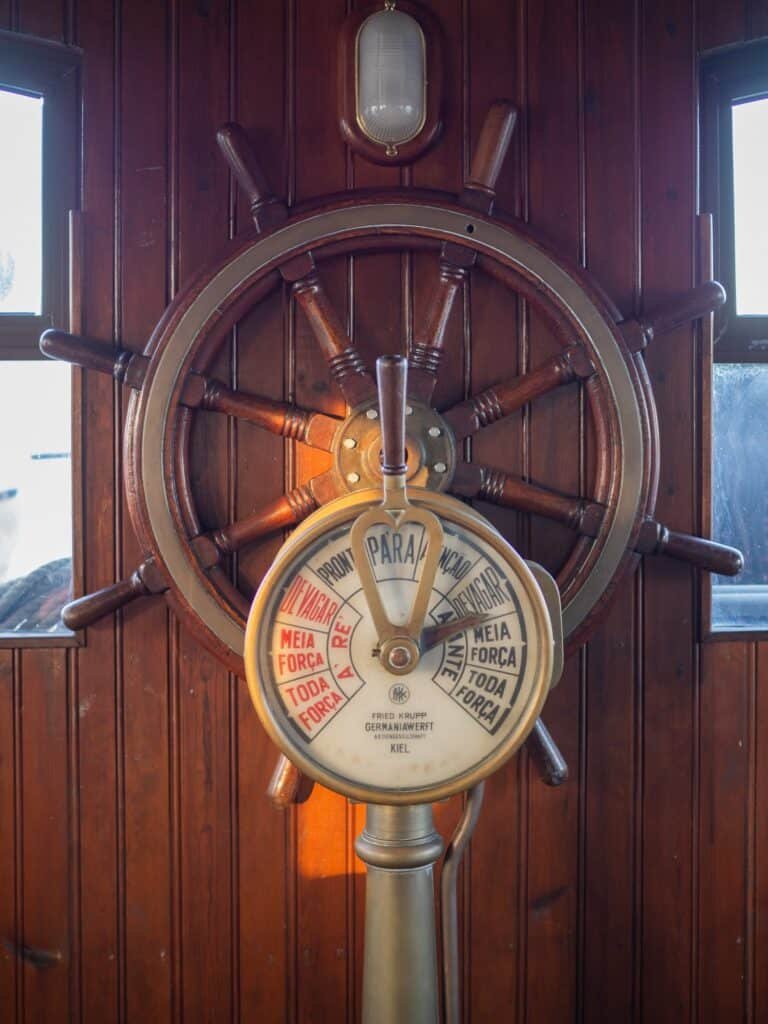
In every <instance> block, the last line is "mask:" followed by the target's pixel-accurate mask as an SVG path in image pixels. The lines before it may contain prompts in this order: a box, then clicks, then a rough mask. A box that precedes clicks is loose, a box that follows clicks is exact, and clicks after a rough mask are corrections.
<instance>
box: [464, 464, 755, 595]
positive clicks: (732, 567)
mask: <svg viewBox="0 0 768 1024" xmlns="http://www.w3.org/2000/svg"><path fill="white" fill-rule="evenodd" d="M452 490H453V493H454V494H456V495H459V496H461V497H469V498H480V499H482V500H484V501H490V502H492V503H493V504H495V505H502V506H505V507H506V508H514V509H517V510H518V511H521V512H533V513H534V514H536V515H541V516H545V517H546V518H547V519H553V520H555V522H558V523H562V524H563V525H564V526H569V527H570V528H571V529H573V530H575V531H576V532H577V533H579V534H581V536H583V537H597V536H598V535H599V533H600V529H601V527H602V525H603V522H604V520H605V518H606V516H607V514H608V512H609V510H608V508H607V507H606V506H605V505H602V504H600V502H597V501H589V500H588V499H586V498H575V497H572V496H570V495H567V494H559V493H558V492H557V491H551V490H549V489H547V488H546V487H539V486H537V485H536V484H531V483H526V481H524V480H521V479H520V478H519V477H515V476H511V475H510V474H508V473H504V472H502V471H501V470H499V469H491V468H489V467H488V466H480V465H477V464H474V463H463V464H462V465H460V466H458V467H457V469H456V475H455V477H454V480H453V487H452ZM634 550H635V551H636V552H637V553H638V554H641V555H667V556H668V557H670V558H677V559H679V560H680V561H682V562H689V563H690V564H691V565H695V566H696V568H697V569H706V570H707V571H709V572H715V573H718V574H720V575H721V576H736V575H738V573H740V572H741V570H742V568H743V566H744V559H743V557H742V554H741V552H740V551H737V550H736V548H731V547H728V546H727V545H725V544H717V543H715V542H714V541H711V540H705V539H704V538H703V537H695V536H693V535H692V534H688V533H680V532H679V531H676V530H670V529H669V528H668V527H666V526H664V525H663V524H662V523H659V522H657V521H656V520H655V519H651V518H650V517H647V518H645V519H644V520H643V521H642V522H641V524H640V531H639V533H638V536H637V539H636V541H635V545H634Z"/></svg>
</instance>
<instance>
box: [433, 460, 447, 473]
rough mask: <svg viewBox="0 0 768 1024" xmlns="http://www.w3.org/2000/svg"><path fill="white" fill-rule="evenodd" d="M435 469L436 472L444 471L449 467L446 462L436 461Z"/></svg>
mask: <svg viewBox="0 0 768 1024" xmlns="http://www.w3.org/2000/svg"><path fill="white" fill-rule="evenodd" d="M433 469H434V471H435V472H436V473H444V472H445V471H446V469H448V467H447V466H446V464H445V463H444V462H436V463H435V465H434V466H433Z"/></svg>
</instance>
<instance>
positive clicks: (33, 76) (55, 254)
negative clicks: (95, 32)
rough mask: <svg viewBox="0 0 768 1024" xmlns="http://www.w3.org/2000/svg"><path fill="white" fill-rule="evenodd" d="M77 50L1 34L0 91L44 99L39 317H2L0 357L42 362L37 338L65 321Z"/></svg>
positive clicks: (73, 203)
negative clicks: (17, 92)
mask: <svg viewBox="0 0 768 1024" xmlns="http://www.w3.org/2000/svg"><path fill="white" fill-rule="evenodd" d="M81 62H82V51H81V50H80V49H79V48H78V47H74V46H65V45H63V44H62V43H54V42H50V41H49V40H47V39H37V38H35V37H33V36H25V35H21V34H20V33H18V32H5V31H0V88H7V89H12V90H14V89H15V90H23V91H26V92H31V93H35V94H37V95H40V96H42V97H43V98H44V100H45V103H44V106H43V282H42V285H43V294H42V313H41V315H40V316H30V315H26V314H25V315H14V314H3V315H0V359H42V358H43V356H42V354H41V353H40V350H39V348H38V342H39V339H40V335H41V334H42V332H43V331H44V330H46V329H47V328H49V327H52V326H56V325H61V324H64V323H66V322H67V301H68V291H69V284H68V281H67V264H68V261H67V244H68V241H67V216H68V211H69V210H71V209H75V208H77V206H78V205H79V201H78V200H79V197H78V157H77V154H78V140H79V134H80V125H79V96H80V66H81Z"/></svg>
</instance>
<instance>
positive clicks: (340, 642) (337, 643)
mask: <svg viewBox="0 0 768 1024" xmlns="http://www.w3.org/2000/svg"><path fill="white" fill-rule="evenodd" d="M351 632H352V626H345V625H344V623H343V622H336V623H335V624H334V627H333V630H332V631H331V647H349V634H350V633H351Z"/></svg>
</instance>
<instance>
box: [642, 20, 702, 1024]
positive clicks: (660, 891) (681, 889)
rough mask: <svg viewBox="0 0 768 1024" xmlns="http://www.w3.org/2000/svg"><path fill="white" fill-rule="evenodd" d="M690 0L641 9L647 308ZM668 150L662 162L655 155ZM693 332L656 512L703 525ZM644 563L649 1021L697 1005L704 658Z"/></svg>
mask: <svg viewBox="0 0 768 1024" xmlns="http://www.w3.org/2000/svg"><path fill="white" fill-rule="evenodd" d="M691 14H692V12H691V8H690V5H689V4H688V3H684V2H672V3H657V2H655V0H653V2H650V3H646V4H644V6H643V9H642V24H641V31H642V38H643V42H642V43H641V53H642V55H643V56H642V63H641V104H642V131H641V150H640V151H641V154H642V157H641V181H642V239H643V244H642V266H643V294H644V300H643V301H644V305H645V307H646V308H649V307H650V305H651V304H652V303H653V302H658V301H660V300H661V299H662V298H663V297H665V296H667V295H669V294H671V293H673V292H674V291H676V290H684V289H686V288H688V287H689V286H690V284H691V283H692V280H693V252H692V235H693V228H694V220H693V218H694V210H695V208H694V182H695V174H694V164H693V157H694V149H693V146H694V128H693V126H694V116H695V106H694V66H693V56H694V47H693V26H692V23H691ZM659 153H663V154H664V159H663V160H658V159H657V157H656V155H657V154H659ZM692 341H693V338H692V331H691V330H690V329H687V328H683V329H681V330H679V331H676V332H675V333H674V334H673V335H668V336H667V337H665V339H664V344H663V345H657V346H653V347H652V349H651V350H650V351H649V353H648V358H647V361H648V365H649V371H650V375H651V379H652V382H653V388H654V392H655V395H656V402H657V406H658V410H659V418H660V423H661V434H662V437H663V438H664V442H665V443H664V450H663V459H662V466H661V477H660V486H659V503H658V506H657V514H658V517H659V518H660V519H661V520H662V521H663V522H668V523H670V525H672V526H673V527H675V528H677V529H683V530H690V529H692V528H693V526H694V514H695V511H694V510H695V495H694V479H693V459H692V458H691V453H692V452H693V451H694V450H695V449H694V436H693V426H692V425H693V423H694V422H695V416H694V408H693V394H692V392H693V388H692V385H691V382H692V381H693V380H695V367H694V363H693V348H692ZM663 562H664V560H663V559H656V560H652V559H649V560H648V561H647V562H646V577H645V583H646V586H645V599H644V621H645V636H644V640H643V658H644V663H645V665H646V671H645V680H644V708H643V716H644V724H643V735H644V752H643V758H644V779H643V794H644V795H643V811H642V813H643V846H642V857H643V867H642V871H643V905H642V915H643V917H642V944H643V959H642V975H641V979H640V983H641V992H640V995H639V998H640V999H641V1002H642V1019H643V1020H647V1021H653V1022H654V1024H664V1022H667V1021H669V1022H670V1024H671V1022H672V1021H675V1022H678V1021H680V1020H687V1019H688V1018H689V1016H690V1015H691V1014H692V1013H693V1012H694V1011H695V1005H694V984H693V977H692V972H693V968H694V964H695V950H694V939H695V907H694V903H693V898H692V894H693V892H694V885H695V877H694V873H695V862H696V851H695V848H694V834H695V827H696V826H695V819H696V815H697V806H696V803H695V801H694V799H693V794H694V793H695V791H696V785H697V780H696V772H697V760H696V750H697V745H698V744H697V722H698V716H697V706H696V664H695V656H694V624H693V597H694V586H693V578H692V573H691V572H690V571H688V570H686V569H685V568H684V567H683V566H679V565H671V564H663Z"/></svg>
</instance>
